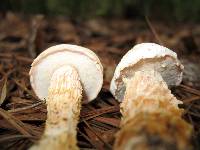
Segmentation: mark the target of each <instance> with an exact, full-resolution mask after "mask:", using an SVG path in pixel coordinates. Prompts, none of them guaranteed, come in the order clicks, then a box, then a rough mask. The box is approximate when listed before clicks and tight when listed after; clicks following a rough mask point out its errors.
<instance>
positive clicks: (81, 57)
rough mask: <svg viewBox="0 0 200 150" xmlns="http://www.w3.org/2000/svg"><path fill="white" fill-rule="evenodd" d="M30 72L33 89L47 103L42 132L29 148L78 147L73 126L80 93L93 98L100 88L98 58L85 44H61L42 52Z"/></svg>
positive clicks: (79, 102)
mask: <svg viewBox="0 0 200 150" xmlns="http://www.w3.org/2000/svg"><path fill="white" fill-rule="evenodd" d="M29 74H30V82H31V86H32V88H33V90H34V92H35V93H36V95H37V96H38V97H39V98H40V99H42V100H45V99H46V103H47V120H46V126H45V131H44V134H43V136H42V138H41V140H40V141H39V142H38V143H37V144H35V145H33V146H32V147H31V148H30V149H31V150H35V149H41V150H45V149H46V150H50V149H52V150H55V149H58V150H61V149H63V150H64V149H65V150H74V149H78V147H77V140H76V134H77V132H76V127H77V124H78V120H79V115H80V108H81V99H82V95H83V99H84V100H86V101H87V102H89V101H92V100H94V99H95V98H96V96H97V95H98V93H99V92H100V90H101V87H102V84H103V67H102V65H101V62H100V60H99V59H98V57H97V56H96V54H95V53H94V52H92V51H91V50H89V49H87V48H84V47H80V46H76V45H70V44H60V45H56V46H52V47H50V48H48V49H47V50H45V51H44V52H42V53H41V54H40V55H39V56H38V57H37V58H36V59H35V60H34V61H33V63H32V67H31V70H30V73H29ZM82 90H83V92H82ZM82 93H83V94H82Z"/></svg>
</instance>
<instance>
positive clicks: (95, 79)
mask: <svg viewBox="0 0 200 150" xmlns="http://www.w3.org/2000/svg"><path fill="white" fill-rule="evenodd" d="M64 65H72V66H74V67H75V68H76V69H77V71H78V73H79V76H80V79H81V83H82V86H83V90H84V91H83V92H84V99H85V100H88V101H91V100H93V99H95V98H96V96H97V95H98V93H99V91H100V90H101V87H102V84H103V67H102V65H101V62H100V60H99V59H98V57H97V56H96V54H95V53H94V52H92V51H91V50H89V49H87V48H84V47H81V46H76V45H70V44H60V45H56V46H52V47H50V48H48V49H47V50H45V51H44V52H42V53H41V54H40V55H39V56H38V57H37V58H36V59H35V60H34V62H33V63H32V67H31V70H30V72H29V74H30V82H31V86H32V88H33V90H34V91H35V93H36V95H37V96H38V97H39V98H40V99H42V100H44V99H45V98H47V95H48V88H49V85H50V80H51V77H52V75H53V73H54V71H55V70H56V69H58V68H60V67H62V66H64Z"/></svg>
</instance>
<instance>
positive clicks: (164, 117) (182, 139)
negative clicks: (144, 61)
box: [114, 71, 192, 150]
mask: <svg viewBox="0 0 200 150" xmlns="http://www.w3.org/2000/svg"><path fill="white" fill-rule="evenodd" d="M125 82H126V83H127V86H126V92H125V95H124V100H123V101H122V103H121V113H122V116H123V118H122V121H121V130H120V131H119V132H118V134H117V137H116V142H115V145H114V149H115V150H124V149H126V150H132V149H134V150H149V149H154V150H160V149H162V150H164V149H171V148H175V149H178V150H189V149H191V143H190V138H191V133H192V127H191V125H189V124H188V123H187V122H186V121H184V120H183V119H182V118H181V115H182V112H183V110H182V109H179V108H178V104H180V103H181V101H179V100H177V99H176V98H175V97H174V96H173V95H172V94H171V91H170V90H169V89H168V87H167V84H166V83H165V82H164V80H163V79H162V77H161V75H160V74H159V73H158V72H155V71H137V72H136V73H135V75H134V76H133V77H132V78H131V79H128V80H127V81H125Z"/></svg>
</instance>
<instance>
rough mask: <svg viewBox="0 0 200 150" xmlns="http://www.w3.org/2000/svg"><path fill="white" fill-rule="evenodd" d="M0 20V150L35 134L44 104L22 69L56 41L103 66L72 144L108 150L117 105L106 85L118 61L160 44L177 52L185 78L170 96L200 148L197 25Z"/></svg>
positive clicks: (199, 36)
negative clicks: (137, 48) (86, 52)
mask: <svg viewBox="0 0 200 150" xmlns="http://www.w3.org/2000/svg"><path fill="white" fill-rule="evenodd" d="M0 16H1V17H0V20H1V22H0V79H1V80H0V95H1V96H0V104H1V107H0V149H26V148H28V147H29V146H30V145H31V144H32V143H33V142H34V141H35V140H37V139H38V138H39V137H40V136H41V134H42V131H43V127H44V123H45V120H46V106H45V103H44V102H42V101H40V100H39V99H38V98H37V97H36V96H35V95H34V93H33V91H32V89H31V87H30V84H29V76H28V71H29V69H30V65H31V62H32V60H33V58H34V57H35V56H36V55H37V54H39V53H40V52H41V51H42V50H44V49H45V48H47V47H49V46H52V45H55V44H60V43H70V44H78V45H81V46H85V47H87V48H90V49H92V50H94V51H95V52H96V53H97V54H98V55H99V57H100V59H101V61H102V63H103V66H104V78H105V82H104V88H103V89H102V91H101V93H100V95H99V96H98V98H97V99H96V100H95V101H94V102H92V103H90V104H83V107H82V111H81V119H80V123H79V126H78V139H79V143H78V145H79V146H80V147H81V148H90V149H111V147H112V144H113V141H114V134H115V133H116V131H117V130H118V129H119V123H120V113H119V103H118V102H117V101H116V100H114V98H113V97H112V96H111V94H110V93H109V91H108V87H109V82H110V80H111V78H112V75H113V71H114V69H115V66H116V64H117V63H118V62H119V60H120V58H121V57H122V56H123V55H124V54H125V53H126V52H127V51H128V50H129V49H130V48H131V47H133V46H134V45H135V44H137V43H141V42H156V43H160V44H162V45H164V46H166V47H169V48H171V49H173V50H174V51H176V52H177V53H178V56H179V58H180V60H181V61H182V63H183V64H184V66H185V74H184V79H183V83H182V84H181V85H180V86H179V87H176V88H174V89H173V93H174V94H175V95H176V96H177V98H179V99H180V100H182V101H183V102H184V105H183V106H181V107H184V108H185V113H184V118H185V119H186V120H187V121H188V122H190V123H191V124H193V125H194V129H195V132H194V140H193V142H194V146H195V147H196V149H199V148H200V146H199V144H200V142H198V141H200V25H199V24H191V23H190V24H189V23H185V24H180V23H174V22H154V21H151V22H150V21H149V20H148V19H146V20H145V19H144V20H123V19H109V20H108V19H106V20H103V19H100V18H99V19H96V20H94V19H93V20H89V21H74V20H69V19H65V18H64V17H53V18H50V17H49V18H48V17H44V16H29V17H28V16H26V17H25V16H21V15H14V14H12V13H6V15H0ZM198 89H199V90H198ZM5 97H6V98H5Z"/></svg>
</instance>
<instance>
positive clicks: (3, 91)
mask: <svg viewBox="0 0 200 150" xmlns="http://www.w3.org/2000/svg"><path fill="white" fill-rule="evenodd" d="M0 94H1V95H0V106H1V104H3V102H4V101H5V99H6V95H7V77H4V78H3V79H2V81H1V89H0Z"/></svg>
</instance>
